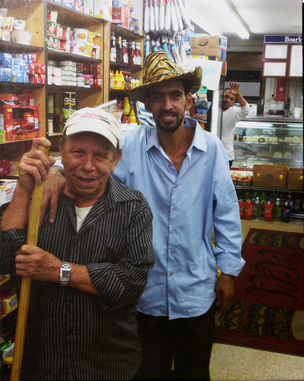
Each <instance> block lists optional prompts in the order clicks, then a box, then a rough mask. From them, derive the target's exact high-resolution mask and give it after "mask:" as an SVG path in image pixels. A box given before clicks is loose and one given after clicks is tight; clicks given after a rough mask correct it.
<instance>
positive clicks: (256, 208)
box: [231, 117, 304, 222]
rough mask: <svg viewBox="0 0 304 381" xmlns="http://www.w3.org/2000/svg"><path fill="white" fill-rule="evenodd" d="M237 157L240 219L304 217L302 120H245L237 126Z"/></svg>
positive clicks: (234, 170) (235, 173)
mask: <svg viewBox="0 0 304 381" xmlns="http://www.w3.org/2000/svg"><path fill="white" fill-rule="evenodd" d="M234 154H235V160H234V161H233V166H232V168H231V176H232V179H233V182H234V184H235V187H236V190H237V194H238V198H239V204H240V215H241V218H244V219H263V220H266V221H272V220H277V221H283V222H289V220H290V218H304V192H303V121H302V120H301V119H295V118H284V117H282V118H278V117H246V118H245V119H244V120H242V121H240V122H238V123H237V124H236V128H235V132H234Z"/></svg>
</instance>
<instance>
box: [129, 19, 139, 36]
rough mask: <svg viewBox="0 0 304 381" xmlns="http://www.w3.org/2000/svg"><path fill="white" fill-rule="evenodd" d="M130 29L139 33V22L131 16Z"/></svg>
mask: <svg viewBox="0 0 304 381" xmlns="http://www.w3.org/2000/svg"><path fill="white" fill-rule="evenodd" d="M129 30H130V32H133V33H137V34H139V22H138V20H137V19H135V18H134V17H131V18H130V23H129Z"/></svg>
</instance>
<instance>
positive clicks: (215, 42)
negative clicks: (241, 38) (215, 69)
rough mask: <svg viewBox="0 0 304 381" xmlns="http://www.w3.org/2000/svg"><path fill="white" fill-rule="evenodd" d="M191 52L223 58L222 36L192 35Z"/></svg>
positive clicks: (196, 54) (197, 54)
mask: <svg viewBox="0 0 304 381" xmlns="http://www.w3.org/2000/svg"><path fill="white" fill-rule="evenodd" d="M190 44H191V54H192V55H194V56H213V57H216V58H219V59H221V48H220V38H219V37H218V36H203V37H201V36H200V37H190Z"/></svg>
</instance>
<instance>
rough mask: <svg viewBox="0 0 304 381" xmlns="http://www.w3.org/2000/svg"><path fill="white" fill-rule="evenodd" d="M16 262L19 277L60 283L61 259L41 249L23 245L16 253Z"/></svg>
mask: <svg viewBox="0 0 304 381" xmlns="http://www.w3.org/2000/svg"><path fill="white" fill-rule="evenodd" d="M15 262H16V274H17V275H19V276H26V277H31V278H32V279H35V280H40V281H50V282H55V283H59V273H60V267H61V261H60V259H58V258H57V257H55V256H54V255H53V254H51V253H48V252H46V251H44V250H42V249H40V248H39V247H36V246H31V245H23V246H22V247H21V248H20V250H19V251H17V252H16V257H15Z"/></svg>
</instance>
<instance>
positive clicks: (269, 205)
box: [264, 198, 273, 221]
mask: <svg viewBox="0 0 304 381" xmlns="http://www.w3.org/2000/svg"><path fill="white" fill-rule="evenodd" d="M272 209H273V202H272V199H271V198H269V199H268V200H267V201H266V203H265V205H264V219H265V221H272V220H273V218H272Z"/></svg>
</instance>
